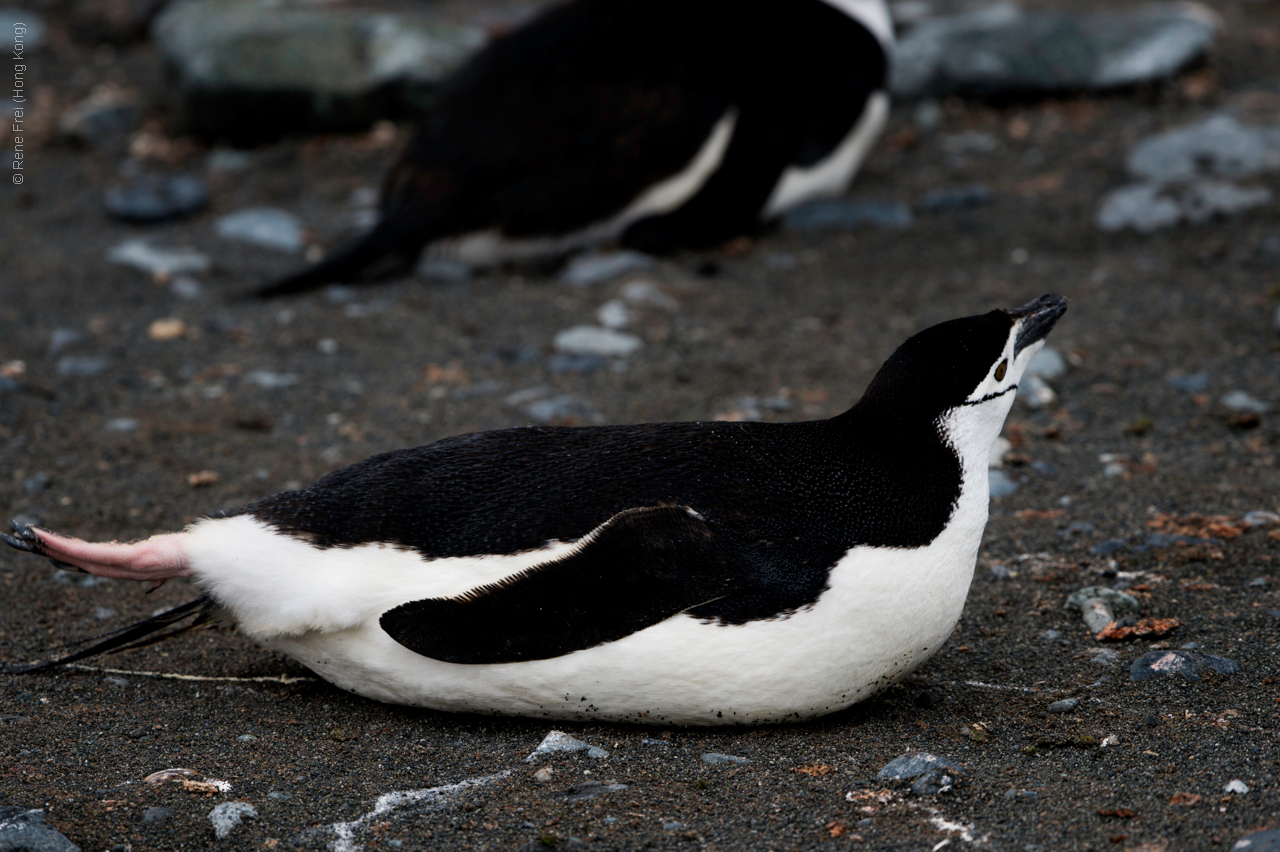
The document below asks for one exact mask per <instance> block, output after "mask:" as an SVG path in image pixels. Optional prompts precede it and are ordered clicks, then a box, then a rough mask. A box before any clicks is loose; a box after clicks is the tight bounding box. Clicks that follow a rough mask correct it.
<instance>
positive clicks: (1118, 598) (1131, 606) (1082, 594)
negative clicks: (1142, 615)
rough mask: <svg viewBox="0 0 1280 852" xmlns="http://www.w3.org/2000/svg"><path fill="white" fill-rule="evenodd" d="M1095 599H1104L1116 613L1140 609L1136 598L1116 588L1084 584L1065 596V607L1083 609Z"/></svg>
mask: <svg viewBox="0 0 1280 852" xmlns="http://www.w3.org/2000/svg"><path fill="white" fill-rule="evenodd" d="M1095 599H1098V600H1103V601H1106V602H1107V604H1108V605H1109V606H1110V607H1111V609H1112V610H1114V611H1115V612H1117V613H1128V612H1135V613H1136V612H1138V611H1139V610H1141V609H1142V606H1141V604H1139V603H1138V599H1137V598H1135V597H1134V596H1133V595H1129V594H1125V593H1124V592H1121V591H1118V590H1117V589H1108V588H1107V587H1106V586H1085V587H1084V588H1083V589H1080V590H1078V591H1075V592H1072V593H1071V595H1070V596H1069V597H1068V598H1067V602H1066V604H1065V607H1066V608H1067V609H1075V610H1081V611H1083V609H1084V607H1085V605H1086V604H1087V603H1088V602H1089V601H1091V600H1095Z"/></svg>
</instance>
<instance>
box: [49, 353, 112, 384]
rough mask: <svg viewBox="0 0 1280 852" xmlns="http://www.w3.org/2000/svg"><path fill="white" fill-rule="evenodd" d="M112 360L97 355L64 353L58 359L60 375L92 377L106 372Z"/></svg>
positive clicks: (80, 377) (82, 377) (79, 377)
mask: <svg viewBox="0 0 1280 852" xmlns="http://www.w3.org/2000/svg"><path fill="white" fill-rule="evenodd" d="M108 366H110V362H109V361H108V360H107V359H106V358H100V357H98V356H96V355H64V356H62V357H61V358H59V359H58V364H57V370H58V375H60V376H68V377H70V378H75V379H90V378H93V377H94V376H97V375H100V374H102V373H104V372H106V369H107V367H108Z"/></svg>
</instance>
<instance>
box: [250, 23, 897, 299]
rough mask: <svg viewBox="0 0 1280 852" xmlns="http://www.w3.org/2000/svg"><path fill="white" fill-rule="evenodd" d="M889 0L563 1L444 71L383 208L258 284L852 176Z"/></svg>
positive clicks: (572, 246)
mask: <svg viewBox="0 0 1280 852" xmlns="http://www.w3.org/2000/svg"><path fill="white" fill-rule="evenodd" d="M892 40H893V29H892V24H891V22H890V20H889V13H888V11H887V9H886V7H885V5H884V3H883V0H761V2H754V3H748V4H743V3H740V2H734V0H571V2H567V3H563V4H560V5H556V6H554V7H552V8H551V9H550V10H549V11H547V12H545V13H544V14H542V15H540V16H539V17H538V18H537V19H535V20H534V21H533V22H531V23H530V24H528V25H527V26H525V27H523V28H521V29H519V30H517V31H516V32H514V33H512V34H511V35H509V36H507V37H505V38H500V39H497V40H496V41H494V42H493V43H491V44H490V45H489V46H488V47H486V48H485V49H483V50H481V51H480V52H479V53H478V54H477V55H476V56H475V57H474V58H472V59H471V60H470V61H469V62H467V64H466V65H464V66H463V67H462V68H461V69H460V70H458V71H457V72H456V73H455V74H454V75H453V77H452V78H451V79H450V80H449V81H448V82H447V83H446V84H445V86H444V87H443V88H442V89H441V91H440V93H439V96H438V98H437V100H436V102H435V104H434V105H433V107H432V109H431V112H430V114H429V115H428V116H427V117H426V119H425V120H424V122H423V124H422V126H421V128H420V129H419V130H418V132H417V133H416V135H415V136H414V137H413V139H412V140H411V141H410V142H409V145H408V147H407V148H406V149H405V151H404V153H403V154H402V155H401V157H400V160H399V162H397V163H396V165H395V166H394V167H393V168H392V170H391V172H390V174H389V175H388V176H387V178H386V181H385V183H384V184H383V187H382V202H381V210H380V214H379V215H380V221H379V222H378V224H377V226H376V227H375V228H374V229H373V230H372V231H371V232H370V233H369V234H368V235H366V236H364V237H363V238H361V239H359V240H358V241H356V242H355V243H354V244H352V245H351V246H349V247H347V248H345V249H341V250H339V251H338V252H337V253H336V254H335V255H334V256H333V257H331V258H329V259H327V260H324V261H322V262H321V263H319V264H318V265H316V266H314V267H312V268H310V269H306V270H303V271H302V272H299V273H297V274H295V275H293V276H291V277H288V278H285V279H283V280H281V281H278V282H276V283H274V284H271V285H269V286H266V287H264V288H262V289H260V290H259V291H258V293H259V295H262V296H276V295H281V294H285V293H293V292H299V291H302V290H308V289H311V288H314V287H318V286H320V285H323V284H327V283H330V282H335V281H341V282H347V283H354V282H357V281H360V280H367V279H370V278H374V277H379V276H383V275H387V274H392V273H396V272H403V271H405V270H407V269H409V268H410V267H411V266H412V265H413V263H414V261H415V260H416V259H417V257H418V255H419V254H420V252H422V250H423V248H424V247H425V248H426V250H427V252H428V255H429V256H432V257H437V258H442V259H449V260H453V261H457V262H461V263H464V264H466V265H470V266H485V265H492V264H496V263H502V262H505V261H511V260H530V259H537V258H546V257H556V256H560V255H563V254H565V253H568V252H571V251H574V250H578V249H581V248H584V247H587V246H590V245H593V244H596V243H600V242H603V241H607V240H612V239H620V240H621V242H622V243H623V244H624V245H626V246H629V247H632V248H636V249H639V250H641V251H646V252H651V253H663V252H668V251H672V250H674V249H677V248H680V247H690V248H697V247H702V246H709V245H713V244H716V243H720V242H723V241H725V240H727V239H730V238H731V237H734V236H737V235H739V234H743V233H749V232H751V231H753V230H755V229H756V228H757V227H758V226H759V225H760V223H761V222H762V221H764V220H768V219H770V218H773V217H775V216H777V215H778V214H779V213H782V212H783V211H785V210H787V209H790V208H791V207H794V206H795V205H797V204H799V203H801V202H803V201H806V200H808V199H810V198H814V197H818V196H825V195H835V194H839V193H841V192H843V191H844V189H845V187H846V186H847V185H848V183H849V181H850V180H851V179H852V177H853V174H854V172H855V171H856V170H857V168H858V166H859V165H860V164H861V162H862V159H863V158H864V157H865V156H866V153H867V150H868V148H869V147H870V145H871V143H872V142H873V141H874V140H875V138H876V136H878V135H879V133H880V130H881V128H882V127H883V126H884V122H885V119H886V117H887V115H888V111H889V96H888V94H887V93H886V92H885V90H884V89H885V86H886V77H887V70H888V69H887V59H886V57H887V55H888V51H889V46H890V45H891V43H892Z"/></svg>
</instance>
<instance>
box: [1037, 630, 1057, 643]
mask: <svg viewBox="0 0 1280 852" xmlns="http://www.w3.org/2000/svg"><path fill="white" fill-rule="evenodd" d="M1040 638H1041V639H1043V640H1044V641H1046V642H1057V641H1058V640H1059V639H1061V638H1062V633H1061V632H1060V631H1057V630H1042V631H1040Z"/></svg>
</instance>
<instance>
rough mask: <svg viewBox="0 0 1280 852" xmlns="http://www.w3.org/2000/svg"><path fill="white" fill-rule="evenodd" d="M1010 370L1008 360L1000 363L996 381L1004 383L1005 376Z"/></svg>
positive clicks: (997, 368)
mask: <svg viewBox="0 0 1280 852" xmlns="http://www.w3.org/2000/svg"><path fill="white" fill-rule="evenodd" d="M1008 370H1009V359H1007V358H1006V359H1005V360H1003V361H1001V362H1000V366H999V367H996V381H997V382H1003V381H1004V374H1005V373H1006V372H1008Z"/></svg>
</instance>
